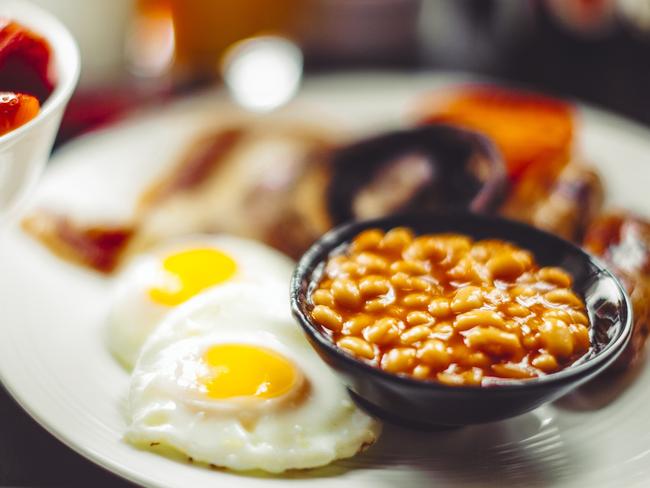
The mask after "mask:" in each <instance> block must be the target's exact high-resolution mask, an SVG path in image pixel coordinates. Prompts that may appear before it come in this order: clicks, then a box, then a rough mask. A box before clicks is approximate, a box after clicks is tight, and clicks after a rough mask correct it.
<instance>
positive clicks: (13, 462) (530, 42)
mask: <svg viewBox="0 0 650 488" xmlns="http://www.w3.org/2000/svg"><path fill="white" fill-rule="evenodd" d="M484 42H490V40H489V39H485V40H484ZM449 49H450V50H453V49H454V46H453V45H450V46H449ZM649 53H650V42H649V40H648V39H643V38H641V37H639V36H635V35H633V34H631V33H630V32H625V31H623V32H617V33H615V34H613V35H610V36H607V37H605V38H603V39H600V40H581V39H579V38H576V37H575V36H572V35H570V34H568V33H567V32H565V31H563V30H562V29H559V28H557V27H556V26H555V25H553V23H552V22H550V21H549V20H548V19H547V18H544V17H543V16H542V17H541V18H540V19H538V20H537V21H536V24H535V28H534V29H533V30H532V31H530V32H527V33H526V35H525V36H523V37H521V38H519V39H517V40H516V41H513V43H512V44H511V45H510V46H508V47H505V48H504V49H503V51H502V52H501V53H500V55H499V56H497V57H496V58H494V59H493V60H491V61H490V62H488V63H485V62H483V61H482V60H477V59H467V60H466V61H465V60H464V59H463V57H462V56H460V57H456V59H454V61H453V63H450V62H449V61H448V60H449V59H451V58H453V56H451V57H449V56H447V57H446V58H445V59H446V60H445V59H436V58H435V57H433V58H431V57H429V58H423V57H422V56H420V55H417V54H415V53H413V52H409V53H404V54H403V55H402V56H399V57H398V58H397V59H395V58H394V59H390V60H385V61H384V62H381V61H379V62H378V61H373V62H372V63H370V64H368V63H365V64H364V63H363V60H352V61H348V62H346V63H343V62H340V61H337V60H327V59H307V68H308V71H311V72H315V73H320V72H323V71H329V70H332V69H341V68H345V67H350V66H352V67H355V68H360V67H361V68H363V67H372V68H374V69H377V68H400V69H404V68H407V69H412V70H421V69H431V68H435V69H445V68H453V69H464V70H469V71H475V72H478V73H481V74H485V75H489V76H495V77H498V78H503V79H507V80H512V81H515V82H519V83H524V84H527V85H529V86H531V87H534V88H537V89H540V90H544V91H549V92H552V93H557V94H560V95H564V96H569V97H577V98H580V99H582V100H585V101H587V102H590V103H594V104H596V105H598V106H601V107H604V108H608V109H611V110H613V111H616V112H619V113H621V114H623V115H626V116H628V117H631V118H634V119H636V120H638V121H640V122H643V123H645V124H648V125H650V95H649V94H648V91H649V89H650V56H649ZM0 419H2V420H1V422H2V429H1V430H0V432H1V435H0V486H7V485H11V486H94V487H102V486H111V487H119V486H130V485H129V484H128V483H126V482H125V481H122V480H120V479H118V478H117V477H115V476H113V475H112V474H110V473H108V472H107V471H105V470H103V469H102V468H99V467H97V466H96V465H94V464H93V463H91V462H89V461H87V460H85V459H84V458H82V457H81V456H79V455H77V454H76V453H75V452H73V451H72V450H70V449H69V448H68V447H66V446H65V445H63V444H62V443H61V442H59V441H58V440H56V439H55V438H54V437H52V436H51V435H50V434H48V433H47V432H46V431H45V430H44V429H43V428H42V427H40V426H39V425H38V424H37V423H36V422H34V421H33V420H32V419H31V418H30V417H29V416H28V415H27V414H26V413H25V412H23V411H22V409H21V408H20V407H19V406H18V405H17V404H16V403H15V402H14V401H13V400H12V399H11V398H10V397H9V395H8V394H7V393H6V392H5V391H4V390H2V389H1V388H0Z"/></svg>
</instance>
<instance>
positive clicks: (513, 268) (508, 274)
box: [486, 252, 526, 281]
mask: <svg viewBox="0 0 650 488" xmlns="http://www.w3.org/2000/svg"><path fill="white" fill-rule="evenodd" d="M486 266H487V269H488V270H490V273H491V274H492V277H493V278H494V279H498V280H508V281H512V280H515V279H516V278H517V277H518V276H519V275H521V273H523V272H524V270H525V269H526V268H525V266H524V263H522V261H521V259H519V258H518V256H517V255H515V254H514V253H512V252H501V253H499V254H496V255H495V256H492V257H491V258H490V259H488V262H487V263H486Z"/></svg>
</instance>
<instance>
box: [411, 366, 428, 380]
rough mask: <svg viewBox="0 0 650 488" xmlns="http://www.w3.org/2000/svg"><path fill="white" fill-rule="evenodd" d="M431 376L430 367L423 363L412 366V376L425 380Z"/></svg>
mask: <svg viewBox="0 0 650 488" xmlns="http://www.w3.org/2000/svg"><path fill="white" fill-rule="evenodd" d="M430 376H431V368H430V367H429V366H425V365H424V364H418V365H417V366H416V367H415V368H413V377H414V378H417V379H419V380H426V379H427V378H429V377H430Z"/></svg>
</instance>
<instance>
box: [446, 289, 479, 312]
mask: <svg viewBox="0 0 650 488" xmlns="http://www.w3.org/2000/svg"><path fill="white" fill-rule="evenodd" d="M481 305H483V295H482V293H481V289H480V288H479V287H477V286H466V287H465V288H460V289H459V290H457V291H456V294H455V295H454V298H453V299H452V301H451V304H450V306H451V310H452V311H453V312H454V313H457V314H458V313H463V312H467V311H468V310H474V309H475V308H479V307H480V306H481Z"/></svg>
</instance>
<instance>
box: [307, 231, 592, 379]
mask: <svg viewBox="0 0 650 488" xmlns="http://www.w3.org/2000/svg"><path fill="white" fill-rule="evenodd" d="M572 284H573V279H572V277H571V275H570V274H569V273H568V272H567V271H566V270H564V269H562V268H559V267H540V266H539V265H538V264H537V263H536V262H535V258H534V256H533V255H532V253H530V252H529V251H527V250H525V249H522V248H520V247H518V246H516V245H514V244H512V243H509V242H506V241H502V240H497V239H488V240H481V241H473V240H472V239H471V238H469V237H468V236H465V235H462V234H427V235H419V236H416V235H415V234H414V232H413V231H412V230H411V229H409V228H406V227H397V228H394V229H391V230H389V231H387V232H384V231H382V230H379V229H369V230H365V231H363V232H361V233H360V234H358V235H357V236H356V237H355V238H354V239H352V241H351V242H350V244H349V245H348V246H347V248H346V249H345V251H344V252H343V253H341V254H337V255H332V256H330V258H329V259H328V261H327V263H326V264H325V269H324V271H323V275H322V277H321V280H320V282H319V283H318V284H317V286H316V288H315V289H314V290H313V291H312V293H311V295H310V300H311V306H312V309H311V317H312V319H313V320H314V322H315V323H316V324H318V325H320V326H321V327H323V329H324V330H325V331H326V332H327V333H328V334H329V336H330V337H331V339H332V341H333V342H334V343H335V344H336V345H337V346H338V347H340V348H341V349H343V350H344V351H346V352H347V353H349V354H351V355H353V356H355V357H357V358H358V359H360V360H363V361H365V362H367V363H370V364H372V365H374V366H376V367H378V368H381V369H383V370H385V371H387V372H390V373H396V374H402V375H408V376H411V377H414V378H417V379H421V380H429V381H439V382H442V383H446V384H450V385H481V384H485V383H486V382H489V380H490V378H492V379H494V378H501V379H523V378H534V377H538V376H543V375H545V374H549V373H553V372H555V371H559V370H561V369H563V368H565V367H567V366H569V365H571V364H572V363H574V362H575V361H576V360H578V359H579V358H580V357H582V356H583V355H585V354H586V353H587V352H588V351H589V349H590V347H591V339H590V332H589V319H588V316H587V311H586V308H585V306H584V303H583V301H582V299H581V298H580V297H579V296H578V295H577V294H576V293H575V292H574V291H573V290H572V288H571V287H572Z"/></svg>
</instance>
